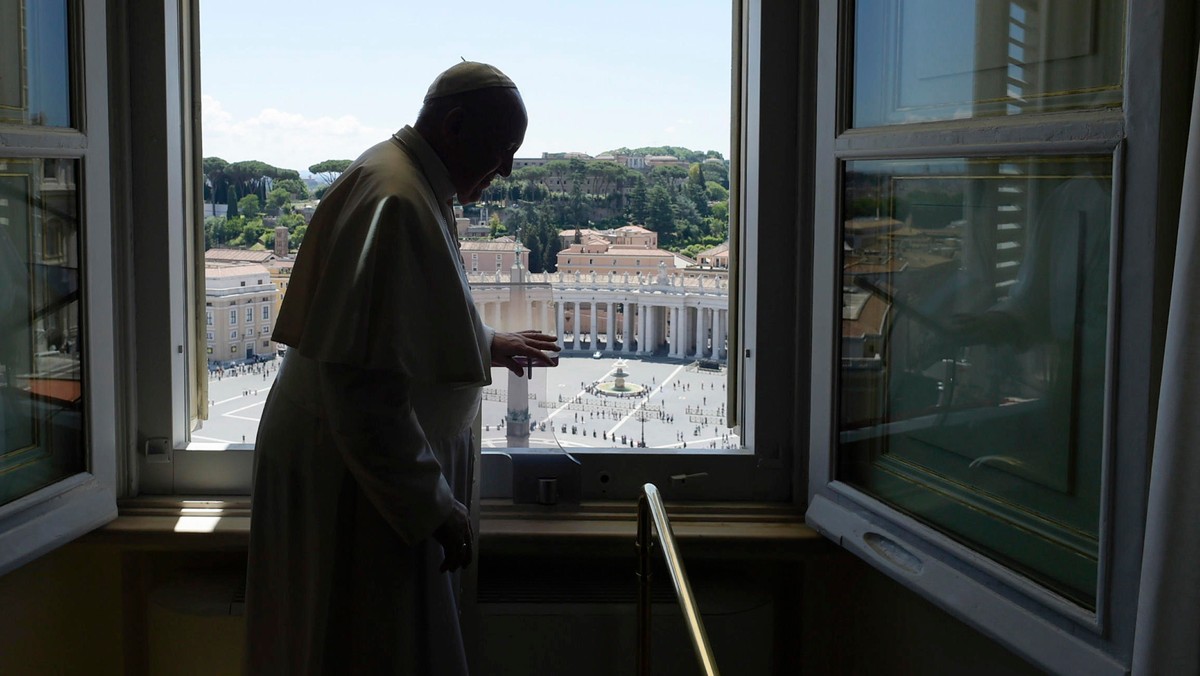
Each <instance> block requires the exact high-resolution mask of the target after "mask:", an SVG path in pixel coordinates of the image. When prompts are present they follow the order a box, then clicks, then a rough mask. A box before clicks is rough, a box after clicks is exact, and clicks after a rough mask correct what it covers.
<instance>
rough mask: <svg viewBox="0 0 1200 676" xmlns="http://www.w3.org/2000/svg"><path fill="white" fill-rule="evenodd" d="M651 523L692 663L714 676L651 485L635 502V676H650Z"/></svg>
mask: <svg viewBox="0 0 1200 676" xmlns="http://www.w3.org/2000/svg"><path fill="white" fill-rule="evenodd" d="M652 519H653V521H654V529H655V530H656V531H657V532H658V540H659V542H660V543H662V551H663V557H665V558H666V561H667V572H669V573H670V575H671V582H672V583H673V584H674V585H675V596H676V597H677V598H678V599H679V606H680V608H681V609H682V610H683V619H684V622H685V624H686V625H687V630H688V635H689V636H690V637H691V639H692V647H693V648H694V649H695V650H696V659H697V660H698V661H699V662H700V667H701V669H703V671H704V673H705V675H706V676H718V675H719V673H720V672H719V671H718V670H717V662H716V659H715V658H714V657H713V652H712V646H710V645H709V643H708V634H707V633H705V631H704V621H703V620H702V619H701V618H700V610H699V608H697V607H696V599H695V595H694V594H693V593H692V585H691V583H690V582H688V577H687V571H686V570H685V569H684V567H683V558H682V557H680V555H679V548H678V547H677V546H676V544H675V533H674V531H672V530H671V521H670V519H668V518H667V508H666V507H664V506H663V502H662V497H661V496H660V495H659V493H658V487H657V486H655V485H654V484H645V485H644V486H642V494H641V496H640V497H639V498H638V535H637V549H638V580H639V587H638V672H637V673H638V676H649V675H650V611H651V606H650V547H651V544H652V540H651V537H650V521H651V520H652Z"/></svg>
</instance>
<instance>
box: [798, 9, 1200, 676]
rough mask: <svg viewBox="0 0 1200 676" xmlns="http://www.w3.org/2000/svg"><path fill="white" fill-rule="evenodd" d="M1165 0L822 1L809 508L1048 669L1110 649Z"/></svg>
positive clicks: (1141, 459)
mask: <svg viewBox="0 0 1200 676" xmlns="http://www.w3.org/2000/svg"><path fill="white" fill-rule="evenodd" d="M1171 6H1172V3H1170V2H1155V1H1147V2H1129V3H1127V2H1120V1H1116V0H1089V1H1087V2H1077V3H1050V2H1036V1H1034V0H1008V1H1004V2H974V3H972V2H950V1H948V0H947V1H945V2H940V1H935V2H913V1H909V0H841V1H838V0H829V1H828V2H822V3H821V9H820V12H821V16H820V22H821V23H820V25H821V27H822V30H821V45H820V47H819V50H820V58H819V59H818V62H819V63H820V64H821V65H820V66H819V73H818V83H819V84H818V87H817V89H816V94H817V100H818V104H819V116H820V119H819V121H818V125H817V135H816V168H817V169H816V184H817V197H816V208H815V211H814V216H815V219H814V225H813V239H814V249H813V259H812V260H813V264H812V270H813V296H812V298H813V328H814V330H813V335H814V349H813V363H812V373H813V378H812V396H811V401H812V402H813V405H812V412H811V415H812V425H813V432H812V436H811V447H810V457H809V468H810V479H809V506H808V514H807V517H808V521H809V523H810V524H812V525H813V526H814V527H816V528H818V529H819V530H821V531H822V532H823V533H825V534H826V535H828V536H829V537H831V538H833V539H834V540H835V541H837V542H838V543H840V544H841V545H842V546H843V547H845V548H847V549H849V550H851V551H853V552H855V553H856V554H858V555H859V556H861V557H862V558H863V559H865V560H867V561H868V562H870V563H872V564H873V565H875V566H876V567H878V568H879V569H881V570H882V571H884V572H885V573H887V574H888V575H890V576H892V577H893V578H895V579H897V580H898V581H900V582H901V583H903V584H905V585H907V586H909V587H911V588H913V589H915V590H916V591H918V592H919V593H921V594H922V595H924V596H926V597H927V598H929V599H931V600H932V601H934V602H935V603H937V604H939V605H941V606H942V607H944V608H946V609H947V610H949V611H950V612H952V613H954V614H956V615H958V616H959V617H960V618H962V619H963V620H964V621H966V622H968V623H970V624H972V625H973V626H975V627H977V628H978V629H980V630H981V631H983V632H984V633H985V634H987V635H990V636H992V637H994V638H996V639H997V640H998V641H1000V642H1001V643H1003V644H1005V645H1007V646H1009V647H1010V648H1012V649H1013V650H1014V651H1016V652H1017V653H1019V654H1021V655H1023V656H1025V657H1026V658H1027V659H1029V660H1031V661H1032V662H1034V663H1035V664H1039V665H1041V666H1043V667H1044V668H1047V669H1049V670H1051V671H1053V672H1055V673H1089V674H1099V673H1125V671H1126V667H1125V666H1124V665H1125V664H1128V660H1129V656H1130V654H1131V646H1132V628H1133V620H1134V613H1135V607H1136V598H1137V588H1136V587H1137V579H1138V576H1137V570H1138V565H1139V562H1138V558H1137V552H1139V551H1140V543H1141V533H1142V524H1141V523H1139V522H1138V519H1139V517H1138V515H1140V514H1141V513H1142V510H1143V509H1144V496H1143V491H1144V483H1143V482H1144V481H1145V477H1146V468H1147V466H1148V464H1149V463H1148V459H1149V452H1150V443H1149V440H1150V438H1151V434H1150V430H1151V429H1152V425H1153V418H1152V417H1151V415H1152V414H1151V413H1150V411H1151V410H1152V406H1151V405H1150V402H1152V400H1153V395H1152V390H1151V389H1150V388H1149V386H1148V384H1149V383H1153V382H1155V381H1156V380H1157V369H1158V364H1159V360H1160V359H1161V355H1160V354H1159V353H1158V350H1161V344H1157V343H1156V342H1155V329H1154V328H1153V327H1154V326H1155V325H1156V322H1157V323H1161V322H1162V321H1163V317H1164V315H1162V314H1161V312H1162V306H1161V304H1160V303H1159V302H1158V301H1157V300H1156V298H1160V297H1162V296H1163V291H1164V289H1167V288H1169V276H1170V266H1169V261H1170V257H1171V255H1172V251H1171V249H1170V246H1169V245H1168V244H1167V242H1166V241H1167V240H1169V239H1170V238H1169V237H1168V238H1166V240H1164V239H1163V238H1162V237H1161V232H1162V229H1163V228H1167V229H1169V228H1170V227H1171V226H1169V225H1166V223H1169V220H1170V218H1171V216H1170V214H1167V213H1162V214H1160V213H1158V212H1157V210H1158V208H1159V207H1158V200H1159V199H1166V203H1167V204H1169V203H1170V200H1169V197H1168V198H1164V197H1162V196H1164V195H1166V196H1169V195H1170V193H1171V190H1172V189H1173V188H1172V187H1171V186H1172V185H1173V184H1174V183H1173V181H1174V180H1175V179H1170V178H1163V179H1161V182H1160V175H1159V174H1158V172H1157V166H1158V164H1159V163H1160V162H1162V161H1163V157H1165V156H1168V155H1170V153H1171V152H1173V151H1171V150H1170V149H1169V148H1164V147H1163V146H1162V145H1161V144H1162V143H1163V140H1162V139H1161V138H1160V137H1159V136H1157V132H1149V133H1147V130H1145V129H1143V128H1142V127H1141V126H1139V125H1136V124H1133V123H1132V120H1134V119H1136V118H1138V117H1139V116H1147V117H1149V118H1152V119H1156V120H1158V119H1162V120H1164V124H1165V123H1166V122H1165V121H1169V120H1171V119H1172V118H1171V116H1172V115H1175V113H1174V112H1171V111H1170V110H1169V109H1168V108H1166V107H1165V106H1164V101H1166V100H1168V99H1169V96H1173V95H1174V94H1170V95H1168V94H1160V93H1159V91H1160V90H1159V89H1158V88H1159V87H1160V86H1161V87H1163V88H1169V86H1168V84H1167V82H1166V81H1165V80H1163V79H1162V78H1163V71H1162V69H1161V63H1162V61H1163V59H1164V58H1165V57H1164V55H1165V54H1167V53H1169V52H1170V49H1171V45H1170V44H1168V43H1169V42H1170V38H1169V37H1167V36H1169V35H1170V33H1169V32H1168V31H1166V29H1165V27H1164V24H1163V23H1160V22H1162V21H1163V17H1164V16H1167V15H1169V13H1170V12H1169V9H1170V7H1171ZM1185 51H1186V50H1185ZM1184 79H1186V78H1184ZM1151 83H1153V84H1151ZM1147 86H1148V87H1150V88H1151V89H1153V91H1154V92H1155V94H1153V95H1151V94H1149V93H1148V91H1149V90H1146V89H1143V87H1147ZM1134 196H1139V197H1134ZM1168 211H1169V210H1168ZM1164 262H1165V263H1167V264H1165V265H1164ZM1156 344H1157V345H1158V347H1155V345H1156Z"/></svg>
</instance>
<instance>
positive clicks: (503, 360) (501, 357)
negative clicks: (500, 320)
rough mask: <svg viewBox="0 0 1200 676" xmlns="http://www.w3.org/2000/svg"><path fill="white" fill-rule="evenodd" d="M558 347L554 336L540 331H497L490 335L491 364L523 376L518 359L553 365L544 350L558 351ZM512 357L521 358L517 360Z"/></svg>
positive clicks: (534, 363)
mask: <svg viewBox="0 0 1200 676" xmlns="http://www.w3.org/2000/svg"><path fill="white" fill-rule="evenodd" d="M559 349H560V348H559V347H558V343H556V342H555V338H554V336H551V335H547V334H545V333H542V332H541V331H536V330H534V331H520V332H518V333H507V332H504V331H497V332H496V335H495V336H493V337H492V366H503V367H504V368H506V369H508V370H509V371H512V372H513V373H515V374H517V375H518V376H523V375H525V369H524V367H523V366H522V364H521V363H520V361H524V360H528V363H530V364H533V365H534V366H553V363H552V362H551V361H550V359H549V358H548V357H547V356H546V351H550V352H558V351H559ZM514 357H520V358H523V359H521V360H518V359H514Z"/></svg>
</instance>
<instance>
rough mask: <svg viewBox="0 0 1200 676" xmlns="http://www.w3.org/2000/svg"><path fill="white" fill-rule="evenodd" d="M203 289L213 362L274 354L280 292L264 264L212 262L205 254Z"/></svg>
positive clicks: (209, 358) (207, 335) (209, 351)
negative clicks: (274, 334)
mask: <svg viewBox="0 0 1200 676" xmlns="http://www.w3.org/2000/svg"><path fill="white" fill-rule="evenodd" d="M247 253H262V252H247ZM272 255H273V254H272ZM204 290H205V291H204V305H205V308H204V312H205V332H206V336H205V338H206V344H207V351H208V360H209V361H210V362H230V361H243V360H247V359H255V358H259V357H267V356H273V355H274V354H275V344H274V343H273V342H271V329H272V328H273V327H274V325H275V317H276V315H277V314H278V307H277V299H278V297H279V295H280V294H279V290H278V289H277V288H276V286H275V284H274V283H273V282H272V280H271V273H270V271H269V270H268V269H267V267H266V266H265V265H263V264H261V263H249V262H240V261H229V262H226V261H210V260H208V259H207V256H206V261H205V264H204Z"/></svg>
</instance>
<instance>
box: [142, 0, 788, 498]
mask: <svg viewBox="0 0 1200 676" xmlns="http://www.w3.org/2000/svg"><path fill="white" fill-rule="evenodd" d="M793 5H794V3H790V2H784V1H782V0H734V1H733V2H732V3H731V10H732V16H733V32H734V36H733V47H734V56H733V58H732V59H731V62H732V64H733V69H734V78H733V82H734V87H733V89H734V91H733V92H732V99H731V106H732V110H733V119H734V124H733V136H734V148H742V149H744V151H743V152H742V154H741V156H740V157H736V156H735V157H734V158H733V163H734V164H735V165H736V166H740V167H742V169H741V172H740V174H739V178H738V179H737V180H740V181H741V184H742V185H741V188H740V190H741V194H743V195H744V196H745V198H744V199H743V200H742V201H741V203H740V204H739V205H738V207H737V208H738V210H739V213H738V216H737V217H738V219H739V220H740V222H741V224H742V225H741V232H742V235H741V237H742V239H743V240H744V245H743V246H742V247H741V249H740V259H739V263H741V269H742V270H745V271H747V272H746V273H744V278H743V280H742V284H741V286H740V287H738V289H739V291H738V293H739V294H740V295H741V297H740V298H739V299H738V300H736V301H735V300H733V299H731V308H733V307H734V303H735V302H736V303H737V307H740V308H743V312H742V313H741V314H740V316H737V320H736V321H737V325H736V327H735V326H734V325H732V323H731V327H730V328H731V335H732V334H733V333H734V332H735V331H736V332H737V334H738V336H737V340H738V341H740V345H741V349H739V350H737V351H736V357H735V358H734V361H736V362H738V363H737V364H735V365H733V366H732V367H731V369H730V370H731V372H736V373H738V374H739V376H738V380H737V385H738V387H737V388H736V389H735V388H731V389H734V390H735V391H734V393H733V395H734V396H735V397H736V398H737V400H738V409H739V411H740V413H741V422H742V424H741V426H740V429H741V432H742V439H743V444H744V446H745V447H746V449H744V450H743V451H741V452H723V453H697V452H695V451H694V450H693V451H690V452H686V453H683V452H663V451H652V450H647V451H640V452H638V451H634V452H630V451H629V450H627V449H595V450H587V451H576V450H574V449H573V451H572V453H573V454H574V455H575V457H576V458H577V459H578V460H579V461H580V463H581V473H582V486H581V488H582V496H583V498H584V499H633V498H635V497H636V495H637V493H638V491H639V490H640V488H641V486H642V484H643V483H645V482H647V481H652V482H655V483H657V484H658V485H659V486H661V487H663V490H664V491H665V492H666V493H667V494H668V495H669V496H670V497H671V498H672V499H684V500H756V501H773V502H782V503H794V502H797V501H802V500H803V493H804V489H803V486H804V484H803V483H802V481H801V478H800V477H801V476H802V475H803V469H802V465H803V463H802V462H797V461H795V460H794V457H795V455H794V454H795V451H796V449H798V448H800V447H802V446H803V443H802V440H803V439H804V438H806V434H807V430H806V428H805V427H804V426H803V421H802V420H800V417H801V416H799V415H798V414H799V412H800V411H802V410H803V407H802V406H801V404H802V403H803V402H805V401H806V399H807V387H799V386H798V383H800V382H802V381H801V379H800V378H799V377H798V375H799V371H798V369H800V368H803V366H804V365H803V364H801V361H800V359H799V358H798V356H797V355H800V354H806V352H805V351H804V350H805V347H804V346H805V345H806V343H807V337H806V336H801V335H798V334H797V332H796V331H795V329H796V327H797V319H798V317H800V316H801V315H802V314H803V311H802V308H801V307H800V305H801V303H800V302H799V301H798V300H797V299H798V298H800V297H801V296H800V295H799V294H798V293H797V292H798V290H799V289H801V288H802V284H803V279H802V275H801V272H800V270H798V269H797V266H795V264H794V262H795V258H796V251H797V248H796V247H797V246H801V245H802V242H801V239H800V238H799V237H798V236H797V234H796V233H797V230H798V228H797V227H796V226H797V223H798V220H799V218H800V215H801V214H802V213H803V211H804V210H803V209H802V208H799V207H800V206H801V204H802V199H798V200H797V202H796V203H791V202H788V203H779V201H776V200H770V199H758V198H757V195H758V194H759V193H760V192H763V191H771V192H778V191H788V193H790V192H792V191H794V190H795V186H796V184H797V182H798V181H797V177H798V175H799V171H800V163H798V162H797V160H796V158H797V156H798V154H800V153H799V152H798V150H797V149H798V148H799V141H800V139H799V137H798V134H797V132H796V124H795V123H796V116H797V115H804V114H805V113H804V112H803V111H802V109H801V106H800V105H799V103H800V101H799V98H798V92H797V84H796V79H797V63H796V62H795V59H781V58H779V54H780V53H784V54H796V53H798V51H797V50H798V49H799V44H800V38H799V35H800V32H799V23H800V14H801V12H800V10H799V9H798V8H796V7H794V6H793ZM127 11H128V13H129V15H130V17H131V25H132V20H133V19H134V17H135V15H136V17H137V18H138V20H139V21H140V22H141V23H140V25H155V24H158V25H163V26H164V30H163V31H162V33H161V34H158V33H154V32H153V31H144V33H145V34H143V35H136V36H135V35H130V36H129V42H130V51H131V53H139V54H153V53H159V54H165V57H164V59H163V61H162V62H161V63H159V64H157V65H153V64H151V65H149V66H144V67H143V68H145V69H146V70H147V71H148V72H145V73H141V74H140V77H139V76H138V73H136V72H135V71H137V70H138V69H139V66H138V65H136V64H131V82H130V88H131V92H130V95H131V96H130V99H131V107H133V108H134V109H137V108H144V107H147V106H149V107H150V110H151V111H152V113H151V115H152V117H153V119H154V122H155V126H156V128H158V129H159V130H160V132H161V133H162V134H163V137H164V139H165V142H164V143H161V144H160V145H159V146H157V147H156V148H150V147H146V148H143V149H141V154H140V155H139V158H138V159H140V160H141V161H145V162H149V163H150V166H156V167H159V168H160V170H159V171H158V172H157V173H156V174H155V175H154V176H147V177H146V179H147V184H148V185H154V186H155V187H156V189H157V190H158V192H157V193H156V195H158V196H159V197H158V198H157V201H156V203H154V204H152V205H150V206H151V207H152V208H151V209H150V210H149V211H150V212H151V213H154V212H157V213H159V214H160V217H159V219H158V221H157V222H156V223H155V224H153V225H151V224H150V223H147V222H143V223H141V224H140V228H139V237H141V236H143V235H144V236H145V237H147V238H148V239H149V240H150V241H151V242H158V243H159V245H160V246H161V249H159V250H162V251H164V252H166V255H164V256H158V257H145V258H153V260H139V261H138V262H137V265H138V271H139V277H140V279H141V280H143V282H142V283H141V284H139V286H138V289H137V290H138V299H137V302H138V304H139V307H143V308H154V311H151V312H144V313H139V315H146V316H155V315H159V313H160V312H161V313H162V314H161V316H166V317H169V318H170V320H169V321H166V322H164V321H161V320H159V322H158V324H159V325H158V326H157V327H156V328H155V329H154V330H147V331H146V332H145V333H144V334H143V333H142V332H140V331H139V335H138V338H137V343H138V350H139V360H140V362H141V363H146V364H153V365H154V366H155V367H154V368H139V369H138V371H137V378H138V402H139V415H138V422H137V424H138V429H139V433H140V436H141V437H142V438H146V439H155V440H156V442H158V441H163V442H166V446H167V449H166V452H164V453H153V454H150V453H146V452H141V453H139V454H138V455H137V457H136V458H135V460H134V464H135V465H136V481H137V485H138V487H139V490H140V491H141V492H144V493H155V494H177V495H178V494H223V495H245V494H248V493H249V492H250V487H251V476H252V467H253V452H252V451H253V446H252V445H251V444H228V445H226V444H214V443H199V442H191V443H188V441H187V439H188V434H189V431H190V430H189V423H188V421H187V420H186V416H185V415H184V414H183V412H184V411H188V410H190V409H189V399H190V398H191V397H193V396H195V395H194V394H193V391H192V388H191V387H190V385H189V383H188V378H189V375H190V374H191V373H193V372H198V369H196V367H195V366H194V362H193V361H190V360H189V359H188V355H190V354H192V352H193V351H194V350H195V349H196V348H195V347H194V346H195V344H196V343H197V341H196V340H193V339H191V338H190V337H189V334H188V332H187V330H186V327H187V326H189V325H190V324H191V323H193V322H194V320H192V319H190V318H189V317H188V316H187V313H188V312H191V305H190V301H189V294H188V293H187V290H193V292H194V290H195V289H196V288H197V284H200V285H202V284H203V278H200V279H199V280H197V279H194V277H193V276H192V275H189V274H188V272H187V271H188V269H189V265H190V263H189V262H188V261H189V260H190V259H189V256H190V255H193V254H194V249H193V247H194V246H195V244H194V241H195V238H194V236H192V234H191V233H193V232H194V231H193V230H192V228H194V227H199V224H201V223H202V222H203V221H202V219H201V218H199V217H198V216H197V215H196V214H195V213H193V211H198V209H199V207H198V206H197V207H196V208H195V209H192V208H191V206H190V205H188V204H186V203H185V201H184V200H185V196H186V193H187V191H186V189H185V188H186V187H187V186H190V185H192V184H193V183H194V182H195V181H196V180H197V179H196V177H197V176H198V173H199V166H198V165H199V162H200V159H199V158H200V156H201V153H200V152H199V151H198V150H197V148H198V147H199V139H200V137H201V132H200V120H199V116H198V114H197V113H198V109H199V106H198V103H199V99H200V93H199V86H198V80H199V77H198V74H197V71H198V69H199V63H198V61H199V59H198V55H197V52H196V50H195V49H192V48H191V45H198V39H197V35H198V33H197V31H198V25H197V24H198V12H197V3H196V2H195V0H174V1H172V2H168V3H165V4H164V6H163V7H154V8H147V7H142V6H139V5H136V4H134V3H129V6H128V7H127ZM764 36H765V37H764ZM780 46H782V47H783V49H782V52H781V50H780V49H779V47H780ZM188 74H190V76H186V75H188ZM739 84H740V85H741V86H740V88H739ZM781 89H782V90H784V91H787V92H792V93H793V94H796V95H795V96H792V97H791V100H790V102H789V103H788V105H786V106H778V105H775V96H776V95H777V92H779V91H780V90H781ZM766 91H771V92H772V93H773V96H772V103H771V105H767V104H766V102H765V101H764V100H763V98H764V96H765V93H764V92H766ZM164 101H165V102H166V105H164ZM162 120H165V121H167V123H166V124H162V123H161V121H162ZM739 121H740V122H739ZM766 139H770V143H767V142H766ZM760 140H761V142H760ZM735 152H736V151H735ZM731 173H732V172H731ZM731 180H734V179H733V178H732V176H731ZM802 192H803V191H802ZM785 202H786V201H785ZM163 214H165V215H166V217H165V218H164V217H162V216H161V215H163ZM164 224H165V227H164ZM153 228H157V231H156V232H149V230H151V229H153ZM760 240H770V241H772V242H776V241H778V242H782V243H783V245H782V246H775V245H774V244H772V245H771V246H767V245H760ZM473 256H474V254H473ZM172 261H177V262H178V263H176V264H175V265H172V264H171V263H172ZM748 262H752V263H753V265H751V264H748ZM149 280H157V281H158V282H159V283H157V284H153V283H151V282H150V281H149ZM149 286H155V287H156V289H155V290H154V291H151V290H149V289H148V288H144V287H149ZM760 288H771V289H772V297H773V299H775V301H778V302H779V306H780V308H781V309H782V310H783V311H774V310H775V307H774V304H773V311H772V312H771V313H758V312H756V311H755V309H756V308H755V304H754V303H753V302H747V301H752V299H753V298H754V297H755V296H756V294H757V293H758V289H760ZM732 316H735V314H734V313H733V312H731V317H732ZM759 335H776V336H780V335H796V340H795V341H774V342H771V343H767V344H763V345H759V344H758V341H757V336H759ZM201 342H202V341H201ZM143 345H144V346H145V351H143V350H142V346H143ZM172 346H173V347H172ZM164 347H166V348H168V349H164ZM764 359H765V360H769V361H770V362H771V364H772V366H771V368H769V369H757V368H756V363H757V361H759V360H764ZM163 374H167V375H165V376H164V375H163ZM197 374H198V375H199V376H200V377H205V376H206V374H199V373H197ZM803 382H807V381H803ZM152 393H156V395H157V396H155V395H152ZM746 421H749V422H748V423H747V422H746ZM160 447H161V446H160V444H158V443H156V444H155V446H154V448H156V449H157V448H160ZM750 449H752V450H750ZM218 451H223V452H218ZM497 462H499V463H500V464H501V465H503V464H504V458H503V457H501V455H500V454H487V455H485V456H484V459H483V470H482V473H486V472H488V471H491V470H493V469H495V468H496V464H495V463H497ZM681 474H684V475H687V476H689V477H693V478H692V480H690V481H686V482H682V481H679V480H677V479H672V477H676V476H678V475H681ZM602 477H603V478H602ZM704 477H712V478H709V479H707V480H706V479H705V478H704ZM715 477H720V480H719V481H718V480H715Z"/></svg>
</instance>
